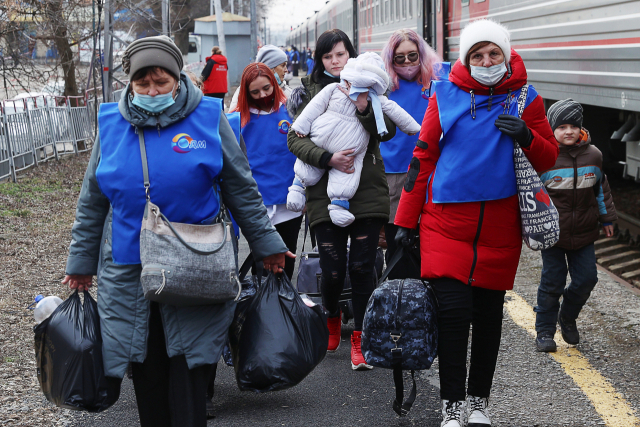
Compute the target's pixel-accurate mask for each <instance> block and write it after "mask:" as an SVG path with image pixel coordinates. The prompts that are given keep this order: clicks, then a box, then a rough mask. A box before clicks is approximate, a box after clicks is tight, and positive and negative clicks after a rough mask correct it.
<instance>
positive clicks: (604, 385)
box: [505, 291, 640, 427]
mask: <svg viewBox="0 0 640 427" xmlns="http://www.w3.org/2000/svg"><path fill="white" fill-rule="evenodd" d="M505 307H506V309H507V311H508V312H509V316H511V318H512V319H513V321H514V322H516V324H517V325H518V326H520V327H521V328H523V329H525V330H526V331H527V332H529V334H530V335H531V336H532V337H534V338H535V336H536V330H535V322H536V316H535V313H534V312H533V308H532V307H531V306H530V305H529V303H527V301H525V300H524V299H523V298H522V297H521V296H520V295H518V294H516V293H515V292H513V291H509V292H507V301H506V302H505ZM559 335H560V334H556V342H557V343H558V351H557V352H556V353H549V355H551V356H552V357H553V358H554V359H555V360H556V361H557V362H558V363H560V365H561V366H562V368H563V369H564V371H565V372H566V373H567V375H569V376H570V377H571V378H573V380H574V381H575V382H576V384H577V385H578V386H579V387H580V388H581V389H582V391H583V393H584V394H585V395H586V396H587V397H588V398H589V400H591V403H592V404H593V406H594V407H595V409H596V412H598V414H600V416H601V417H602V420H603V421H604V422H605V423H606V425H607V426H609V427H638V426H640V420H639V419H638V418H637V417H635V415H634V413H633V409H631V406H630V405H629V404H628V403H627V401H626V400H625V399H624V397H622V395H620V393H618V392H617V391H616V389H615V388H613V386H612V385H611V383H610V382H609V381H608V380H607V379H606V378H605V377H603V376H602V375H601V374H600V373H599V372H598V371H597V370H596V369H595V368H594V367H593V366H591V364H590V363H589V361H588V360H587V358H585V357H584V356H583V355H582V354H581V353H580V351H578V349H577V348H575V347H571V346H569V345H568V344H567V343H565V342H564V341H563V340H562V338H561V337H560V336H559ZM532 351H533V350H532Z"/></svg>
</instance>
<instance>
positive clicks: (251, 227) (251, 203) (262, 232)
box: [220, 114, 287, 259]
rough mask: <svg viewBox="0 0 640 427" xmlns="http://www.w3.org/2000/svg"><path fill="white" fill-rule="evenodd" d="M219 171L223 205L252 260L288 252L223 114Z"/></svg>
mask: <svg viewBox="0 0 640 427" xmlns="http://www.w3.org/2000/svg"><path fill="white" fill-rule="evenodd" d="M220 138H221V140H222V157H223V160H222V171H221V172H220V190H221V192H222V200H223V201H224V204H225V206H226V207H227V208H229V210H230V211H231V214H232V215H233V218H234V219H235V220H236V222H237V223H238V225H239V226H240V229H241V230H242V234H243V235H244V237H245V238H246V239H247V242H249V247H250V248H251V251H252V252H253V256H254V258H255V259H262V258H264V257H266V256H269V255H274V254H280V253H284V252H286V251H287V246H286V245H285V244H284V242H283V241H282V238H281V237H280V235H279V234H278V232H277V231H276V229H275V228H274V227H273V225H271V222H270V221H269V217H268V216H267V208H265V207H264V203H263V202H262V196H261V195H260V193H259V192H258V185H257V184H256V181H255V180H254V179H253V176H252V175H251V169H250V168H249V162H248V161H247V158H246V157H245V155H244V154H243V153H242V150H241V149H240V145H239V144H238V142H237V140H236V136H235V134H234V133H233V130H232V129H231V125H230V124H229V121H228V120H227V116H226V115H225V114H221V115H220Z"/></svg>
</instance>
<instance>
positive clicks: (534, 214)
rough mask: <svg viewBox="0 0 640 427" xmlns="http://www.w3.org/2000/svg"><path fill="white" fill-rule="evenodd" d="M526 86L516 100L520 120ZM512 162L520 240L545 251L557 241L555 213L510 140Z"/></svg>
mask: <svg viewBox="0 0 640 427" xmlns="http://www.w3.org/2000/svg"><path fill="white" fill-rule="evenodd" d="M528 91H529V86H527V85H524V86H523V87H522V89H521V90H520V96H519V97H518V117H520V118H522V113H523V112H524V106H525V103H526V101H527V93H528ZM513 163H514V166H515V173H516V185H517V187H518V201H519V204H520V223H521V225H522V240H523V241H524V243H525V244H526V245H527V246H528V247H529V248H530V249H533V250H534V251H539V250H542V249H549V248H550V247H552V246H553V245H555V244H556V243H558V239H560V223H559V218H560V217H559V216H558V210H557V209H556V207H555V206H554V205H553V201H552V200H551V198H550V197H549V193H547V189H546V188H545V186H544V185H543V184H542V181H540V178H539V177H538V173H537V172H536V171H535V169H534V168H533V166H532V165H531V162H529V159H527V156H526V155H525V154H524V152H523V151H522V148H520V145H519V144H518V143H517V142H516V141H513Z"/></svg>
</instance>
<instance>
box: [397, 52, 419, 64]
mask: <svg viewBox="0 0 640 427" xmlns="http://www.w3.org/2000/svg"><path fill="white" fill-rule="evenodd" d="M419 57H420V55H419V54H418V52H411V53H410V54H408V55H396V56H394V57H393V62H395V63H396V64H398V65H400V64H404V61H406V60H409V62H416V61H417V60H418V58H419Z"/></svg>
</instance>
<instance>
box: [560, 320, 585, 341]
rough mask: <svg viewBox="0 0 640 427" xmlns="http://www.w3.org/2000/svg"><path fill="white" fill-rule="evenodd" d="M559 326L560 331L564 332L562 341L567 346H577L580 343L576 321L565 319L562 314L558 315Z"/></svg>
mask: <svg viewBox="0 0 640 427" xmlns="http://www.w3.org/2000/svg"><path fill="white" fill-rule="evenodd" d="M558 324H559V325H560V331H562V339H563V340H564V341H565V342H566V343H567V344H571V345H576V344H578V343H579V342H580V333H579V332H578V327H577V326H576V321H575V320H569V319H567V318H566V317H563V316H562V313H558Z"/></svg>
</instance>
